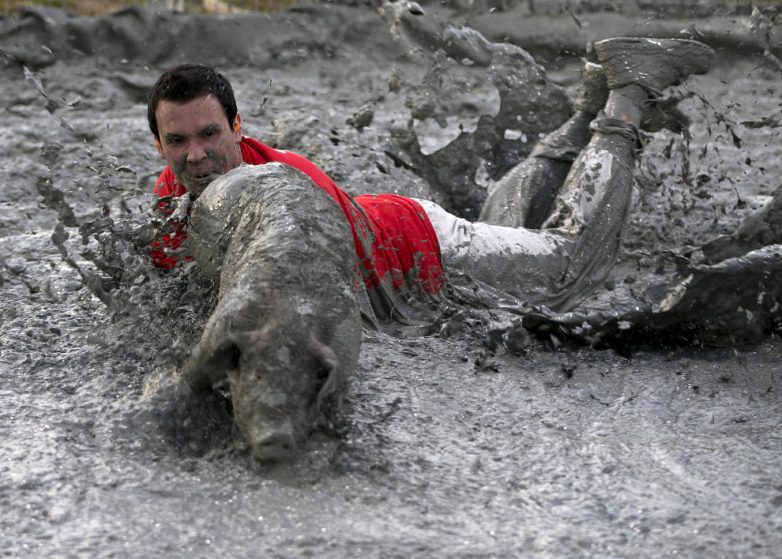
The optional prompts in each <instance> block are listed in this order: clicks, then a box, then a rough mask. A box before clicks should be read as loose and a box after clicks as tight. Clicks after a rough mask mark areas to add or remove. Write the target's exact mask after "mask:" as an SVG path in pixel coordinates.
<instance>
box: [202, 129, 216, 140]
mask: <svg viewBox="0 0 782 559" xmlns="http://www.w3.org/2000/svg"><path fill="white" fill-rule="evenodd" d="M214 135H215V131H214V130H213V129H211V128H210V129H209V130H204V136H206V137H207V138H210V137H212V136H214Z"/></svg>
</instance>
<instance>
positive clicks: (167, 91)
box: [147, 64, 237, 138]
mask: <svg viewBox="0 0 782 559" xmlns="http://www.w3.org/2000/svg"><path fill="white" fill-rule="evenodd" d="M210 93H211V94H212V95H214V96H215V97H217V99H218V101H220V104H221V105H222V106H223V111H224V112H225V116H226V118H227V119H228V126H233V122H234V118H235V117H236V112H237V109H236V99H235V98H234V90H233V88H231V84H230V82H229V81H228V80H227V79H226V78H225V76H223V75H222V74H220V73H219V72H217V71H215V70H214V68H210V67H209V66H204V65H203V64H182V65H181V66H177V67H176V68H172V69H171V70H169V71H168V72H166V73H164V74H163V75H162V76H160V77H159V78H158V80H157V82H155V85H154V86H152V89H151V90H150V92H149V98H148V100H147V120H148V121H149V129H150V130H152V134H154V135H155V138H160V135H159V134H158V127H157V118H156V117H155V112H156V111H157V107H158V105H159V104H160V102H161V101H175V102H178V103H184V102H187V101H191V100H192V99H195V98H197V97H202V96H206V95H209V94H210Z"/></svg>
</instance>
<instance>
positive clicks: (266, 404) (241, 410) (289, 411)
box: [228, 330, 351, 461]
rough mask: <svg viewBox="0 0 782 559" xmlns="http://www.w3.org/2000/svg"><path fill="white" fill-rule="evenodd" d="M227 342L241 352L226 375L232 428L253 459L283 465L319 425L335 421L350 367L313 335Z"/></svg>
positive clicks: (244, 336)
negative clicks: (230, 401)
mask: <svg viewBox="0 0 782 559" xmlns="http://www.w3.org/2000/svg"><path fill="white" fill-rule="evenodd" d="M231 337H232V338H233V340H234V343H235V344H236V347H237V348H238V349H239V352H240V355H239V360H238V366H237V367H236V368H235V369H233V370H231V371H230V372H229V373H228V380H229V383H230V387H231V399H232V401H233V411H234V419H235V421H236V424H237V425H238V426H239V429H241V431H242V433H243V434H244V436H245V437H246V439H247V442H248V443H249V445H250V449H251V451H252V454H253V456H254V457H255V458H256V459H258V460H260V461H278V460H282V459H285V458H287V457H288V456H289V455H290V454H291V453H292V452H293V451H295V450H296V448H297V447H298V446H299V444H300V443H301V442H302V440H303V439H304V438H305V437H306V436H307V435H308V434H309V432H310V430H311V429H312V427H313V425H314V424H315V423H316V422H317V421H319V420H323V419H326V420H330V419H332V418H333V415H334V413H335V412H336V410H337V409H338V408H339V405H340V403H341V400H342V395H343V393H344V388H345V384H346V380H347V378H346V376H347V375H346V374H345V369H343V367H342V366H344V367H345V368H347V369H350V368H351V367H350V364H348V363H342V364H341V363H340V362H339V360H338V358H337V355H336V353H335V352H334V350H333V349H332V348H330V347H329V346H327V345H326V344H324V343H322V342H320V341H319V340H318V339H317V338H316V337H315V336H314V335H313V334H312V333H308V334H305V335H304V336H303V337H301V338H300V337H298V336H296V337H294V338H293V339H290V338H289V339H287V340H285V341H283V342H282V343H272V340H271V339H270V336H269V335H268V334H267V333H266V332H265V331H264V330H260V331H255V332H246V333H237V334H233V335H232V336H231ZM276 341H277V342H280V340H279V337H276Z"/></svg>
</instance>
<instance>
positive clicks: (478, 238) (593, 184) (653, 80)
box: [425, 38, 713, 311]
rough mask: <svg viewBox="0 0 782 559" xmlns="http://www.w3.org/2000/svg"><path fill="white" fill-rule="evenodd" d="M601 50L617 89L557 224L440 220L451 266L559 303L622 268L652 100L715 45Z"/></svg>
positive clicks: (607, 46)
mask: <svg viewBox="0 0 782 559" xmlns="http://www.w3.org/2000/svg"><path fill="white" fill-rule="evenodd" d="M595 50H596V52H597V54H598V59H599V60H600V62H601V64H602V65H603V67H604V69H605V72H606V77H607V81H608V86H609V89H610V90H611V92H610V94H609V98H608V102H607V103H606V107H605V111H604V113H603V115H601V116H600V117H599V118H597V119H596V120H595V121H594V122H593V125H592V129H593V132H594V133H593V136H592V138H591V140H590V141H589V144H588V145H587V146H586V147H585V148H584V149H583V150H582V151H581V153H580V154H579V156H578V158H577V159H576V161H575V162H574V163H573V166H572V168H571V169H570V172H569V174H568V177H567V179H566V181H565V184H564V186H563V189H562V192H561V193H560V194H559V197H558V198H557V201H556V208H555V210H554V213H553V215H552V216H551V217H550V218H549V219H548V220H547V221H546V223H545V224H544V227H549V228H551V229H549V230H545V231H529V230H525V229H521V228H517V229H511V228H504V227H501V228H498V227H497V226H492V225H489V224H485V223H474V224H469V223H467V224H465V223H461V222H459V223H457V224H456V226H455V227H456V229H458V230H460V231H461V234H459V235H451V236H449V234H450V233H452V231H453V229H454V228H453V227H450V229H449V228H448V227H446V228H445V230H443V231H441V230H440V229H438V223H437V222H438V220H437V217H436V216H435V218H434V219H433V225H434V226H435V230H436V231H437V233H438V237H441V248H442V252H443V260H444V262H445V264H446V266H450V265H454V266H456V267H459V268H461V269H463V270H465V271H466V272H467V273H469V274H470V275H472V276H474V277H475V278H476V279H479V280H481V281H484V282H486V283H488V284H491V285H493V286H494V287H497V288H500V289H503V290H505V291H508V292H512V293H514V294H517V295H519V296H521V297H523V298H524V299H525V300H527V301H530V302H537V303H543V304H546V305H548V306H550V307H551V308H553V309H555V310H559V311H565V310H568V309H571V308H573V307H574V306H575V305H577V304H578V303H579V302H580V301H581V300H583V299H584V297H586V296H587V295H588V294H589V293H591V292H592V291H593V290H594V289H595V288H596V287H597V286H599V285H600V284H601V283H602V282H603V281H604V280H605V278H606V276H607V275H608V272H609V271H610V269H611V267H612V266H613V263H614V260H615V258H616V254H617V251H618V248H619V243H620V239H621V232H622V229H623V226H624V223H625V221H626V218H627V214H628V210H629V205H630V194H631V188H632V177H633V169H634V164H635V158H636V155H637V152H638V150H639V148H640V137H639V132H638V126H639V125H640V122H641V113H642V110H643V107H644V104H645V103H646V102H647V100H648V99H649V98H650V96H656V95H659V92H660V91H661V90H662V89H664V88H666V87H668V86H669V85H673V84H676V83H679V82H680V81H682V80H683V79H684V78H686V77H687V76H688V75H689V74H691V73H703V72H705V71H706V70H707V69H708V66H709V62H710V60H711V57H712V56H713V52H712V51H711V49H709V48H708V47H707V46H705V45H703V44H701V43H698V42H696V41H687V40H680V39H668V40H652V39H633V38H618V39H609V40H606V41H600V42H599V43H597V44H596V45H595ZM425 209H426V208H425ZM427 212H429V210H427ZM445 224H446V226H450V225H453V223H449V222H448V221H447V220H446V221H445ZM443 237H445V239H443ZM449 239H455V240H456V241H457V242H456V243H455V244H454V243H450V242H449ZM443 240H445V242H443ZM529 247H532V248H529Z"/></svg>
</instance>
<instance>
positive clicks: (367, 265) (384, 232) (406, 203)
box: [150, 136, 444, 294]
mask: <svg viewBox="0 0 782 559" xmlns="http://www.w3.org/2000/svg"><path fill="white" fill-rule="evenodd" d="M240 148H241V150H242V159H243V160H244V162H245V163H248V164H250V165H263V164H264V163H272V162H278V163H285V164H287V165H290V166H291V167H294V168H296V169H298V170H299V171H302V172H304V173H306V174H307V175H308V176H309V177H310V178H311V179H312V181H313V182H314V183H315V184H316V185H318V186H319V187H320V188H322V189H323V190H325V191H326V192H327V193H328V194H329V195H330V196H331V197H332V198H333V199H334V201H336V202H337V204H339V206H340V207H341V208H342V211H343V213H344V214H345V218H346V219H347V220H348V222H349V223H350V226H351V229H352V231H353V241H354V243H355V246H356V257H357V260H358V263H359V268H360V271H361V275H362V277H363V279H364V284H365V285H366V287H367V289H369V290H372V289H373V288H377V287H379V286H380V285H381V284H384V283H386V284H387V283H390V286H391V287H392V288H393V289H394V290H400V289H402V288H403V287H408V288H413V289H415V288H416V287H420V288H422V289H423V291H424V292H425V293H429V294H434V293H437V292H438V291H439V290H440V288H441V287H442V285H443V281H444V280H443V269H442V264H441V262H440V245H439V243H438V241H437V235H436V234H435V232H434V229H433V228H432V224H431V222H430V221H429V218H428V217H427V215H426V212H424V210H423V208H422V207H421V205H420V204H419V203H418V202H416V201H415V200H412V199H410V198H405V197H403V196H397V195H395V194H378V195H363V196H356V197H355V198H351V197H350V196H349V195H348V194H347V193H346V192H344V191H343V190H342V189H340V188H339V187H338V186H337V185H336V184H335V183H334V181H332V180H331V179H330V178H329V176H328V175H326V173H324V172H323V171H321V170H320V169H319V168H318V167H317V166H316V165H315V164H314V163H312V162H311V161H309V160H308V159H306V158H304V157H302V156H301V155H297V154H295V153H292V152H289V151H281V150H276V149H274V148H271V147H269V146H267V145H264V144H262V143H261V142H259V141H258V140H255V139H253V138H248V137H246V136H245V137H243V138H242V141H241V143H240ZM153 192H154V194H155V195H156V196H161V197H162V196H182V195H183V194H185V192H186V190H185V188H184V186H182V185H181V184H179V182H178V181H177V180H176V177H175V176H174V173H173V171H172V170H171V168H170V167H168V166H167V167H166V168H165V169H164V170H163V172H162V173H161V174H160V176H159V177H158V180H157V182H156V183H155V188H154V191H153ZM186 236H187V232H186V230H185V227H184V225H182V226H180V227H175V230H174V232H173V233H172V234H169V235H164V236H163V237H162V242H161V241H156V242H155V243H153V244H152V247H151V251H150V256H151V258H152V261H153V262H154V263H155V264H156V265H157V266H160V267H161V268H163V269H166V270H170V269H171V268H173V267H174V266H176V263H177V258H176V257H175V256H173V255H169V254H168V253H167V251H168V250H171V249H176V248H179V246H180V245H181V244H182V242H183V241H184V239H185V237H186ZM415 284H417V285H415Z"/></svg>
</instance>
